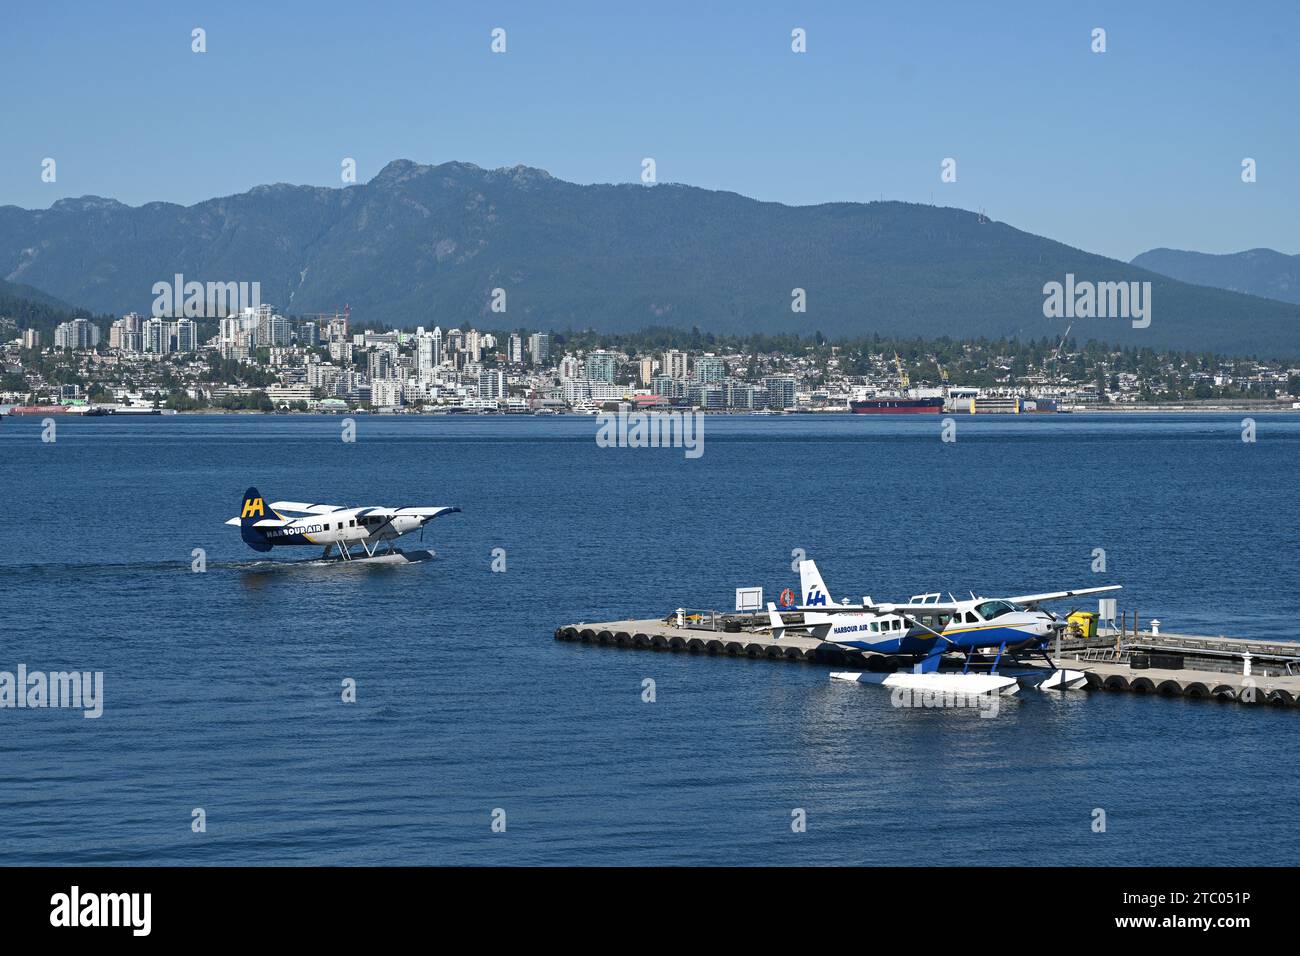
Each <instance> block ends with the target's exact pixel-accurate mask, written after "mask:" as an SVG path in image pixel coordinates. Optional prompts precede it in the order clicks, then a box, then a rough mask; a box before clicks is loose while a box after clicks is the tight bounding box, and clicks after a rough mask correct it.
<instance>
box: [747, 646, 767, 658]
mask: <svg viewBox="0 0 1300 956" xmlns="http://www.w3.org/2000/svg"><path fill="white" fill-rule="evenodd" d="M745 656H746V657H762V656H763V645H762V644H746V645H745Z"/></svg>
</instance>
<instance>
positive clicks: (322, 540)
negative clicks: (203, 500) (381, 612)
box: [226, 488, 460, 564]
mask: <svg viewBox="0 0 1300 956" xmlns="http://www.w3.org/2000/svg"><path fill="white" fill-rule="evenodd" d="M458 511H460V509H459V508H447V507H430V508H383V507H369V508H345V507H343V506H341V505H319V504H308V503H305V502H301V501H272V502H271V503H270V504H267V503H266V500H265V499H264V498H263V497H262V493H261V492H259V491H258V490H257V489H256V488H249V489H248V490H247V491H245V492H244V500H243V503H242V507H241V508H240V512H239V517H238V518H231V519H230V520H229V521H227V522H226V524H229V525H237V526H238V527H239V535H240V537H242V538H243V539H244V542H245V543H246V544H247V545H248V546H249V547H250V548H252V549H253V550H254V551H270V550H271V549H272V548H278V547H283V546H285V545H315V546H316V547H321V546H324V548H325V553H324V554H323V555H322V556H321V557H322V558H329V557H330V552H332V551H333V550H334V549H335V548H337V549H338V560H341V561H375V562H381V563H403V564H404V563H407V562H411V561H422V560H425V559H427V558H431V557H433V552H432V551H410V552H407V551H402V550H400V549H398V548H394V547H393V542H394V541H395V540H396V539H398V538H400V537H401V536H402V535H405V534H411V533H412V532H414V531H419V532H420V537H421V539H423V538H424V526H425V525H426V524H428V523H429V522H430V521H432V520H433V519H434V518H436V517H438V516H439V515H445V514H452V513H455V512H458ZM356 545H360V546H361V552H364V553H361V552H354V551H353V548H354V547H355V546H356ZM381 545H383V546H384V547H385V550H384V551H383V552H381V551H380V546H381Z"/></svg>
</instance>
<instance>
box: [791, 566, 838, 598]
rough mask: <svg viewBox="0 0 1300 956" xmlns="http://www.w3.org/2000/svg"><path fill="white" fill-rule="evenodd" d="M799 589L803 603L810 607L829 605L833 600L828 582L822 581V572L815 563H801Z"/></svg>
mask: <svg viewBox="0 0 1300 956" xmlns="http://www.w3.org/2000/svg"><path fill="white" fill-rule="evenodd" d="M799 589H800V591H801V592H802V597H803V603H804V604H806V605H808V606H810V607H815V606H816V605H818V604H827V603H829V601H830V599H831V598H830V594H831V592H830V591H829V590H827V588H826V582H825V581H823V580H822V576H821V572H819V571H818V570H817V564H816V563H815V562H813V561H800V562H799Z"/></svg>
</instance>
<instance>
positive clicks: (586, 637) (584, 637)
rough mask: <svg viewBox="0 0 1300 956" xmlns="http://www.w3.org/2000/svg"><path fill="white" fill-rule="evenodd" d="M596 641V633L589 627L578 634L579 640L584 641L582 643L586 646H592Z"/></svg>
mask: <svg viewBox="0 0 1300 956" xmlns="http://www.w3.org/2000/svg"><path fill="white" fill-rule="evenodd" d="M595 639H596V632H595V631H593V630H592V629H591V628H589V627H584V628H583V629H582V630H581V631H579V632H578V640H580V641H582V643H584V644H590V643H591V642H592V641H594V640H595Z"/></svg>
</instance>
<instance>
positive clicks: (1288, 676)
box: [555, 611, 1300, 707]
mask: <svg viewBox="0 0 1300 956" xmlns="http://www.w3.org/2000/svg"><path fill="white" fill-rule="evenodd" d="M763 623H765V619H764V618H762V617H760V616H756V615H750V614H743V613H724V612H717V611H703V612H697V611H692V612H689V613H687V614H686V615H684V616H683V623H682V624H680V625H679V624H678V623H677V618H676V614H670V615H668V616H667V617H665V618H647V619H628V620H623V621H607V622H601V623H579V624H571V625H568V626H565V627H559V628H556V630H555V639H556V640H559V641H580V642H582V643H587V644H601V645H607V646H611V647H626V648H640V649H643V650H653V651H675V652H684V653H688V654H710V655H716V656H729V657H750V658H762V659H765V660H779V661H792V662H805V663H810V664H817V665H824V666H828V667H836V668H846V667H847V668H849V669H855V670H864V671H893V670H897V669H899V668H900V667H905V666H906V664H907V663H908V662H909V660H910V659H906V658H899V657H893V656H888V655H883V654H875V653H871V652H862V651H854V650H851V649H848V648H844V647H840V646H838V645H836V644H831V643H828V642H825V641H819V640H817V639H816V638H813V637H810V636H808V635H806V634H799V633H791V632H787V633H785V634H783V635H782V636H781V637H780V638H779V639H774V638H773V637H772V636H771V635H770V634H769V633H767V632H765V631H760V630H754V629H753V628H755V627H757V626H761V625H762V624H763ZM1248 654H1249V655H1250V668H1249V670H1250V673H1249V674H1246V673H1245V671H1246V655H1248ZM1151 655H1156V660H1157V662H1159V663H1164V664H1171V663H1172V664H1175V665H1177V664H1181V666H1164V667H1151V666H1143V658H1148V659H1149V658H1150V656H1151ZM1053 656H1054V658H1055V660H1056V662H1057V664H1059V665H1060V666H1062V667H1068V668H1071V669H1073V670H1080V671H1083V672H1084V673H1085V674H1087V675H1088V689H1090V690H1104V691H1129V692H1131V693H1138V694H1155V695H1160V696H1167V697H1193V698H1203V699H1207V700H1221V701H1238V702H1240V703H1244V704H1268V705H1271V706H1274V707H1297V706H1300V643H1291V642H1287V641H1257V640H1245V639H1239V638H1229V637H1206V636H1201V635H1190V634H1167V633H1159V634H1153V633H1151V632H1149V631H1139V632H1138V633H1136V634H1131V633H1130V634H1126V635H1124V637H1123V639H1122V643H1121V642H1117V638H1116V636H1115V635H1113V634H1112V635H1098V636H1096V637H1093V638H1091V639H1090V640H1086V641H1085V640H1080V639H1077V638H1076V639H1074V640H1069V639H1067V640H1066V641H1065V642H1064V643H1063V644H1062V645H1061V648H1060V652H1059V654H1055V653H1054V655H1053ZM1135 657H1136V658H1137V661H1136V662H1135V661H1134V658H1135ZM952 661H953V663H954V664H957V663H959V662H960V661H961V657H960V655H952ZM1135 663H1136V664H1137V666H1134V665H1135ZM1293 672H1294V673H1293Z"/></svg>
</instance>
